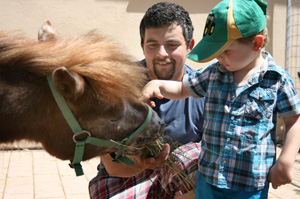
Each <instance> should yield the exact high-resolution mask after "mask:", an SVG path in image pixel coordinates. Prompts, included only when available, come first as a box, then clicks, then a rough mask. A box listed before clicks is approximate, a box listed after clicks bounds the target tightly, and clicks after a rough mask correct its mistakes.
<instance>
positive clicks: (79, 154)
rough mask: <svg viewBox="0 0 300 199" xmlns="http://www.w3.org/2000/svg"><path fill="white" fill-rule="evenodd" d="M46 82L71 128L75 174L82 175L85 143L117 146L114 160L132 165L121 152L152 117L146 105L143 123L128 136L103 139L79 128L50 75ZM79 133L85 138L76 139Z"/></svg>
mask: <svg viewBox="0 0 300 199" xmlns="http://www.w3.org/2000/svg"><path fill="white" fill-rule="evenodd" d="M47 80H48V84H49V87H50V89H51V92H52V95H53V97H54V99H55V101H56V103H57V105H58V107H59V109H60V111H61V113H62V114H63V116H64V118H65V119H66V121H67V123H68V124H69V126H70V128H71V129H72V131H73V133H74V135H73V140H74V142H75V143H76V146H75V153H74V158H73V161H72V162H71V163H70V167H71V168H74V169H75V172H76V176H80V175H83V170H82V166H81V164H80V162H81V161H82V158H83V154H84V147H85V144H86V143H88V144H93V145H96V146H102V147H116V148H119V150H118V152H117V154H116V155H115V156H114V157H113V158H114V162H116V163H120V162H123V163H125V164H127V165H129V166H134V164H135V162H134V160H131V159H130V158H128V157H127V156H124V155H123V153H124V151H125V149H126V147H127V144H128V143H129V142H130V141H131V140H132V139H133V138H134V137H135V136H136V135H138V134H139V133H140V132H141V131H142V130H143V129H144V128H145V127H146V126H147V125H148V123H149V122H150V120H151V118H152V110H151V108H150V107H149V106H148V105H147V107H148V114H147V117H146V119H145V121H144V123H143V124H142V125H141V126H140V127H139V128H137V129H136V130H135V131H134V132H133V133H132V134H131V135H130V136H129V137H127V138H125V139H123V140H122V141H114V140H103V139H99V138H95V137H92V136H91V134H90V132H88V131H85V130H83V129H82V128H81V126H80V124H79V123H78V121H77V120H76V118H75V116H74V115H73V113H72V111H71V110H70V108H69V106H68V104H67V102H66V100H65V99H64V97H63V96H62V95H61V94H59V93H58V91H57V90H56V88H55V87H54V85H53V81H52V77H51V76H47ZM81 134H86V135H87V136H86V138H85V139H83V140H76V137H77V136H78V135H81Z"/></svg>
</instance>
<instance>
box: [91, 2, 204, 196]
mask: <svg viewBox="0 0 300 199" xmlns="http://www.w3.org/2000/svg"><path fill="white" fill-rule="evenodd" d="M140 37H141V47H142V49H143V52H144V55H145V59H144V60H142V61H141V63H142V65H143V66H144V67H147V68H148V69H149V72H148V75H149V79H150V80H153V79H164V80H176V81H181V80H182V78H183V75H184V74H186V73H190V72H191V71H193V69H192V68H190V67H189V66H187V65H185V60H186V55H187V54H188V53H189V52H190V51H191V50H192V48H193V46H194V40H193V25H192V22H191V19H190V17H189V13H188V12H187V11H185V10H184V8H183V7H181V6H179V5H177V4H174V3H168V2H161V3H157V4H155V5H153V6H152V7H150V8H149V9H148V11H147V12H146V13H145V15H144V17H143V19H142V21H141V23H140ZM154 102H155V105H156V106H155V108H154V110H155V111H156V112H157V113H158V115H159V116H160V117H161V119H162V120H163V121H164V122H165V123H166V125H167V126H166V128H165V130H166V132H167V133H168V135H169V136H170V139H172V141H177V142H179V143H181V144H186V143H189V142H199V141H200V140H201V138H202V125H203V110H204V100H203V99H202V100H199V99H198V100H195V99H193V98H187V99H185V100H179V101H176V100H168V99H154ZM196 145H197V144H196ZM196 145H193V146H189V145H187V146H184V147H186V148H184V150H186V151H189V153H186V154H187V156H190V157H189V159H188V160H187V159H185V160H183V159H184V158H181V162H183V164H185V166H186V167H185V168H184V169H185V170H186V171H188V172H187V173H193V171H195V172H196V170H197V164H196V163H194V162H193V161H192V160H195V159H197V153H198V152H199V148H197V147H196V148H195V146H196ZM168 152H169V148H168V145H166V146H165V148H164V150H163V152H162V153H161V154H160V155H159V156H158V158H156V159H154V158H149V159H147V160H140V159H139V158H134V159H135V161H136V165H135V166H134V167H129V166H127V165H125V164H116V163H114V162H112V158H111V157H110V156H109V155H104V156H102V157H101V160H102V162H101V164H100V165H99V173H98V175H97V176H96V177H95V178H94V179H92V181H91V182H90V197H91V198H111V197H114V198H160V197H163V198H168V197H171V198H173V197H174V196H179V195H181V194H184V193H186V192H188V191H190V190H183V188H182V187H181V186H180V185H179V184H178V183H177V184H176V183H175V184H173V185H172V187H171V188H170V186H169V185H168V184H167V185H166V186H165V187H164V188H163V189H161V183H159V182H158V181H159V180H160V179H161V178H160V177H161V176H163V175H161V174H162V170H160V169H154V168H156V166H155V165H161V162H162V161H164V160H165V158H166V156H167V155H168ZM194 155H195V156H194ZM149 168H151V169H149ZM152 169H154V170H152ZM157 176H160V177H157ZM158 178H159V179H158ZM166 187H167V188H166ZM175 189H176V190H175ZM170 190H172V191H170ZM161 192H164V194H162V195H161Z"/></svg>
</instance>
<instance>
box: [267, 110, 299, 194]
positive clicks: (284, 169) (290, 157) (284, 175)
mask: <svg viewBox="0 0 300 199" xmlns="http://www.w3.org/2000/svg"><path fill="white" fill-rule="evenodd" d="M284 123H285V128H286V132H285V135H286V136H285V141H284V146H283V148H282V151H281V154H280V156H279V158H278V160H277V162H276V164H275V165H274V166H273V167H272V168H271V170H270V174H269V180H270V181H271V182H272V187H273V188H274V189H277V188H278V187H279V186H280V185H284V184H287V183H291V182H292V175H291V170H292V167H293V164H294V162H295V159H296V156H297V154H298V151H299V148H300V132H299V129H300V115H296V116H292V117H288V118H284Z"/></svg>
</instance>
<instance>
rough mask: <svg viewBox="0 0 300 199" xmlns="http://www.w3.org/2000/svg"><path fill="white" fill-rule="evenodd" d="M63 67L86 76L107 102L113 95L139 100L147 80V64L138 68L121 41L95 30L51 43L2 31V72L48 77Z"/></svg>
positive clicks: (87, 80)
mask: <svg viewBox="0 0 300 199" xmlns="http://www.w3.org/2000/svg"><path fill="white" fill-rule="evenodd" d="M61 66H64V67H66V68H67V69H68V70H69V71H70V72H74V73H77V74H80V75H81V76H83V77H84V79H85V81H86V82H87V83H88V84H89V85H90V86H92V87H93V89H95V92H96V94H97V93H98V94H99V93H101V100H103V101H104V102H110V101H111V99H112V98H116V99H121V98H125V99H128V98H129V99H131V100H136V99H137V98H138V97H139V96H140V89H141V88H142V86H143V85H144V83H145V81H146V69H145V68H144V67H137V64H136V63H134V62H133V60H132V58H131V57H130V56H128V55H127V54H125V53H123V52H122V50H120V45H119V44H117V43H115V42H112V41H108V39H107V38H106V37H104V36H101V35H99V34H97V33H96V32H95V31H91V32H89V33H87V34H85V35H81V36H79V37H74V38H70V39H59V40H57V41H51V42H38V41H37V40H33V39H29V38H26V37H25V36H24V35H22V33H17V32H0V72H1V71H9V70H21V71H27V72H30V73H32V74H35V75H37V76H47V75H50V74H51V73H52V72H53V71H54V70H55V69H56V68H58V67H61Z"/></svg>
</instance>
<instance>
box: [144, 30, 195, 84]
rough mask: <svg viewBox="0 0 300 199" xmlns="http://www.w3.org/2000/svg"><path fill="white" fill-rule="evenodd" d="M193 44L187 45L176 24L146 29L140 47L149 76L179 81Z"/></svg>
mask: <svg viewBox="0 0 300 199" xmlns="http://www.w3.org/2000/svg"><path fill="white" fill-rule="evenodd" d="M193 44H194V43H193V42H191V45H190V46H189V47H187V45H186V41H185V39H184V37H183V33H182V28H181V27H180V26H177V25H170V26H165V27H161V28H148V29H146V30H145V38H144V44H143V45H142V48H143V51H144V55H145V58H146V64H147V68H148V69H149V78H150V79H164V80H177V81H181V79H182V76H183V73H184V63H185V60H186V55H187V54H188V53H189V52H190V51H191V49H192V47H193Z"/></svg>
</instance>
